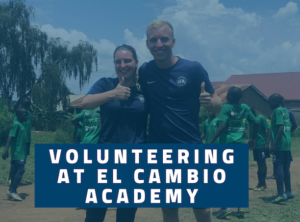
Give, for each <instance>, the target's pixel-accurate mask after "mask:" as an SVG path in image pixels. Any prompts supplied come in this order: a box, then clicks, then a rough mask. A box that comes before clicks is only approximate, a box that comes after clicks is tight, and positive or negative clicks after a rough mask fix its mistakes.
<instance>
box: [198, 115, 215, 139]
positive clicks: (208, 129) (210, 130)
mask: <svg viewBox="0 0 300 222" xmlns="http://www.w3.org/2000/svg"><path fill="white" fill-rule="evenodd" d="M219 123H220V120H219V119H218V118H216V114H215V113H212V112H209V118H208V119H207V120H205V122H204V124H203V130H202V131H203V133H202V135H201V139H202V140H203V138H205V143H209V142H210V141H211V139H212V138H213V136H214V135H215V133H216V132H217V129H218V128H219ZM215 143H219V140H218V139H217V140H216V141H215Z"/></svg>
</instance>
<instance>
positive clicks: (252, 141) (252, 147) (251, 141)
mask: <svg viewBox="0 0 300 222" xmlns="http://www.w3.org/2000/svg"><path fill="white" fill-rule="evenodd" d="M248 145H249V149H250V150H253V149H254V147H255V141H254V140H253V139H250V140H249V142H248Z"/></svg>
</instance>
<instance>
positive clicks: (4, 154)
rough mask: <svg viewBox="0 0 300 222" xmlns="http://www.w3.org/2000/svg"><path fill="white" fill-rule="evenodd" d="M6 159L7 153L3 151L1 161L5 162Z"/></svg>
mask: <svg viewBox="0 0 300 222" xmlns="http://www.w3.org/2000/svg"><path fill="white" fill-rule="evenodd" d="M6 158H8V152H7V151H5V152H4V153H3V154H2V159H3V160H6Z"/></svg>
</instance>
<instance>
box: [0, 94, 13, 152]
mask: <svg viewBox="0 0 300 222" xmlns="http://www.w3.org/2000/svg"><path fill="white" fill-rule="evenodd" d="M12 123H13V114H12V113H10V112H9V111H8V108H7V106H6V104H5V100H4V99H0V146H3V145H5V143H6V140H7V137H8V134H9V131H10V129H11V126H12Z"/></svg>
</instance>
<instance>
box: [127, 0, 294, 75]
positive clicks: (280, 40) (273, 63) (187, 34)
mask: <svg viewBox="0 0 300 222" xmlns="http://www.w3.org/2000/svg"><path fill="white" fill-rule="evenodd" d="M292 7H294V8H295V3H289V4H287V6H286V8H288V9H289V10H288V11H290V12H295V10H294V11H293V10H291V9H290V8H292ZM279 11H280V10H279ZM281 11H282V10H281ZM158 18H159V19H163V20H167V21H169V22H171V24H172V25H173V26H174V30H175V38H176V46H175V48H174V53H175V55H180V56H182V57H184V58H187V59H190V60H194V61H199V62H201V64H202V65H203V66H204V67H205V69H206V70H207V71H208V73H209V74H210V78H211V79H212V80H224V79H226V78H227V77H229V76H230V75H232V74H243V73H268V72H286V71H299V70H300V63H299V62H298V61H300V53H299V46H300V41H299V39H298V38H295V36H300V19H299V18H298V17H295V18H294V19H293V20H285V19H284V18H283V19H282V23H281V22H278V21H276V20H274V19H273V18H272V17H270V16H269V17H268V16H264V15H260V14H257V13H254V12H251V13H248V12H245V11H244V10H243V9H241V8H226V7H225V6H224V5H223V4H221V3H219V1H218V0H177V1H176V5H174V6H172V7H167V8H165V9H164V10H163V11H162V13H161V14H160V15H159V16H158ZM130 38H135V37H134V35H133V34H132V33H131V35H130ZM135 41H137V39H135ZM144 41H145V40H144V39H139V41H137V43H135V44H136V45H139V44H144ZM297 62H298V63H297Z"/></svg>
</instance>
